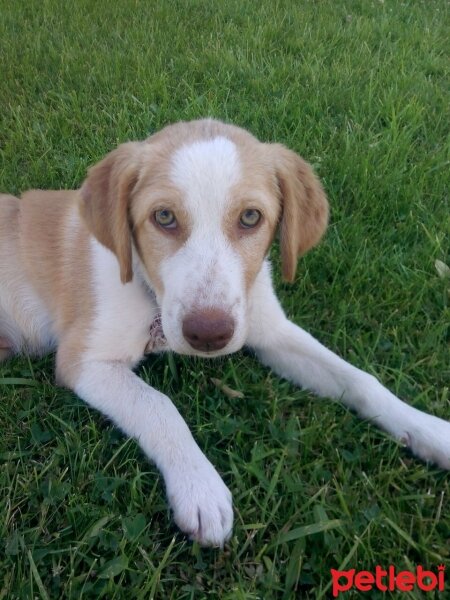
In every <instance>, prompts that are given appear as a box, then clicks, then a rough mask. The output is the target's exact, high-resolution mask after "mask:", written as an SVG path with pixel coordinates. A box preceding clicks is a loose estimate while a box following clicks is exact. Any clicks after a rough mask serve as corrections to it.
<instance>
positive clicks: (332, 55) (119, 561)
mask: <svg viewBox="0 0 450 600" xmlns="http://www.w3.org/2000/svg"><path fill="white" fill-rule="evenodd" d="M449 17H450V14H449V8H448V3H447V2H445V1H444V0H442V1H437V0H436V1H433V0H424V1H419V0H409V1H405V2H399V1H394V0H384V1H382V0H373V1H369V0H367V1H365V0H359V1H358V0H345V1H344V0H335V1H333V0H323V1H321V2H312V1H309V2H308V1H306V0H301V1H300V0H298V1H295V0H279V1H278V0H277V1H276V2H273V1H271V0H262V1H261V2H259V3H256V2H249V1H243V0H223V1H219V0H211V1H206V0H204V1H199V0H188V1H184V2H182V1H181V0H178V1H177V0H151V1H148V2H145V1H139V0H136V1H131V0H123V1H116V2H114V1H113V0H110V1H109V2H106V0H99V1H96V2H94V1H93V0H77V1H74V2H59V1H57V0H40V1H37V0H29V1H27V2H8V1H7V0H0V57H1V62H0V82H1V83H0V107H1V111H0V189H1V190H2V191H9V192H13V193H20V191H22V190H25V189H28V188H73V187H76V186H79V185H80V183H81V182H82V180H83V178H84V176H85V173H86V169H87V167H88V166H89V165H91V164H93V163H94V162H95V161H97V160H98V159H100V158H101V157H102V156H103V155H104V154H105V153H106V152H108V151H109V150H111V149H112V148H114V147H115V146H116V145H117V144H118V143H120V142H123V141H126V140H131V139H142V138H144V137H146V136H147V135H148V134H149V133H152V132H154V131H156V130H158V129H159V128H161V127H162V126H163V125H165V124H167V123H170V122H173V121H177V120H180V119H192V118H197V117H201V116H207V115H208V116H214V117H217V118H220V119H224V120H226V121H231V122H234V123H236V124H238V125H241V126H243V127H247V128H249V129H250V130H251V131H252V132H253V133H254V134H255V135H257V136H258V137H259V138H260V139H263V140H266V141H279V142H283V143H285V144H286V145H288V146H289V147H291V148H292V149H294V150H296V151H298V152H299V153H301V154H302V155H303V156H304V157H305V158H306V159H307V160H309V161H310V162H311V163H313V165H314V167H315V169H316V171H317V173H318V174H319V176H320V177H321V179H322V181H323V183H324V186H325V188H326V190H327V193H328V196H329V199H330V203H331V208H332V215H331V224H330V228H329V230H328V233H327V235H326V237H325V239H324V241H323V242H322V243H321V245H320V246H319V247H318V248H317V249H315V250H313V251H312V252H311V253H310V254H309V255H307V256H306V257H305V258H304V259H302V260H301V262H300V264H299V270H298V274H297V278H296V282H295V284H294V285H288V284H285V283H282V282H281V278H280V276H279V264H278V258H277V257H278V250H277V248H274V250H273V253H272V257H273V261H274V264H275V271H276V279H277V289H278V292H279V295H280V298H281V300H282V303H283V306H284V307H285V309H286V311H287V313H288V315H289V316H290V318H292V319H293V320H294V321H296V322H297V323H298V324H300V325H301V326H302V327H304V328H305V329H307V330H309V331H310V332H311V333H312V334H313V335H315V336H316V337H317V338H318V339H320V340H321V341H322V342H323V343H325V344H326V345H327V346H328V347H330V348H331V349H332V350H334V351H335V352H337V353H339V354H340V355H341V356H343V357H344V358H346V359H347V360H349V361H351V362H352V363H353V364H355V365H357V366H359V367H361V368H363V369H365V370H367V371H369V372H370V373H373V374H376V375H377V376H378V377H379V378H380V379H381V381H382V382H383V383H384V384H386V385H387V386H388V387H389V388H390V389H391V390H392V391H394V392H395V393H397V394H398V395H399V396H401V397H402V398H404V399H405V400H407V401H408V402H410V403H412V404H414V406H416V407H418V408H426V409H427V410H428V411H430V412H432V413H434V414H436V415H439V416H441V417H444V418H447V419H450V397H449V382H450V372H449V365H450V350H449V322H450V309H449V300H450V279H449V278H448V277H446V276H445V273H444V272H443V271H444V269H441V275H439V273H438V270H437V269H436V267H435V261H437V260H438V261H442V262H443V263H444V264H450V255H449V233H450V223H449V213H450V210H449V208H450V207H449V198H448V190H449V183H450V181H449V179H450V178H449V164H450V161H449V150H450V147H449V139H450V135H449V133H450V131H449V123H450V114H449V106H450V94H449V89H448V77H449V68H448V64H449V63H448V31H449V22H450V21H449ZM0 285H1V284H0ZM140 374H141V375H142V377H143V378H144V379H145V380H146V381H148V382H149V383H151V384H152V385H154V386H155V387H157V388H158V389H160V390H162V391H164V392H165V393H167V394H168V395H170V396H171V398H172V399H173V400H174V402H175V404H176V405H177V406H178V408H179V409H180V411H181V412H182V414H183V415H184V416H185V418H186V420H187V422H188V423H189V425H190V427H191V428H192V430H193V432H194V435H195V437H196V439H197V440H198V442H199V444H200V446H201V447H202V448H203V449H204V451H205V452H206V454H207V456H208V457H209V458H210V460H211V461H212V462H213V463H214V465H215V466H216V467H217V469H218V470H219V472H220V473H221V474H222V475H223V477H224V479H225V482H226V483H227V485H228V486H229V487H230V489H231V491H232V492H233V497H234V506H235V519H236V524H235V529H234V534H233V538H232V539H231V541H230V543H229V544H228V545H227V546H226V547H225V549H224V550H219V549H216V550H205V549H201V548H199V547H198V546H197V545H195V544H194V545H193V544H192V543H190V542H189V541H187V540H186V539H185V538H184V537H183V536H182V535H181V534H180V533H179V532H178V531H177V530H176V528H175V527H174V526H173V524H172V523H171V519H170V514H169V511H168V509H167V506H166V502H165V498H164V489H163V485H162V480H161V477H160V476H159V475H158V473H157V471H156V469H155V468H154V466H153V465H152V464H150V463H149V462H148V461H147V460H146V459H145V457H144V456H143V455H142V453H141V452H140V450H139V448H138V446H137V445H136V444H135V443H134V442H132V441H130V440H127V439H126V438H125V437H124V436H122V434H121V433H120V432H119V431H118V430H117V429H115V428H114V427H112V425H111V424H110V423H109V422H108V421H107V420H106V419H104V418H102V416H100V415H99V414H98V413H96V412H95V411H93V410H91V409H89V408H88V407H87V406H86V405H84V404H83V403H82V402H81V401H80V400H78V399H77V398H76V397H75V396H74V395H73V394H72V393H71V392H69V391H67V390H65V389H61V388H58V387H56V386H55V384H54V378H53V358H52V357H45V358H43V359H40V360H33V361H30V360H28V359H26V358H22V359H15V360H13V361H10V362H8V363H3V364H1V365H0V396H1V400H2V401H1V403H0V426H1V437H0V515H1V517H0V600H3V599H5V600H15V599H30V598H33V599H34V598H39V599H53V598H55V599H56V598H70V599H77V600H78V599H91V598H92V599H94V598H95V599H97V598H107V599H108V600H112V599H120V598H126V599H127V600H130V599H139V598H142V599H149V598H158V599H161V600H168V599H174V600H184V599H191V598H192V599H193V598H195V599H202V598H212V599H215V598H220V599H230V600H234V599H237V600H240V599H242V600H244V599H245V600H249V599H261V600H263V599H264V600H267V599H271V598H281V599H288V598H302V599H305V598H311V599H317V600H320V599H321V598H330V597H331V587H330V586H331V576H330V569H339V568H343V569H350V568H355V569H357V570H365V569H368V570H373V569H374V568H375V566H376V565H382V566H385V567H386V566H388V565H395V566H396V567H397V568H398V569H408V570H413V569H415V567H416V566H417V565H419V564H421V565H423V566H425V567H428V568H430V569H432V570H434V571H436V568H437V565H438V564H441V563H442V564H446V565H447V567H448V568H447V572H448V569H449V568H450V477H449V475H448V474H446V473H445V472H443V471H440V470H439V469H436V468H434V467H432V466H426V465H425V464H423V463H421V462H420V461H418V460H416V459H414V458H413V457H412V456H411V455H410V454H408V452H407V451H406V450H405V449H404V448H402V447H401V446H400V445H399V444H397V443H396V442H395V441H393V440H391V439H390V438H388V437H387V436H386V435H384V434H383V433H381V432H380V431H378V430H376V429H375V428H373V427H372V426H370V425H369V424H368V423H366V422H363V421H360V420H358V419H356V418H355V417H354V415H352V414H351V413H350V412H349V411H347V410H345V409H344V408H343V407H342V406H341V405H339V404H338V403H332V402H330V401H328V400H326V399H318V398H315V397H314V396H313V395H312V394H310V393H308V392H304V391H301V390H299V389H297V388H295V387H294V386H292V385H291V384H288V383H287V382H285V381H282V380H280V379H279V378H278V377H276V376H275V375H273V374H271V373H270V372H269V371H267V370H266V369H264V368H263V367H262V366H260V365H259V364H258V363H257V362H256V361H255V360H254V358H253V357H252V356H251V355H249V354H248V353H246V352H242V353H238V354H236V355H234V356H231V357H227V358H224V359H221V360H216V361H202V360H199V359H187V358H181V357H178V356H171V355H160V356H155V357H151V358H149V359H148V360H147V361H145V363H143V365H142V367H141V369H140ZM214 378H216V379H220V380H221V381H222V382H224V383H225V384H226V385H227V386H229V387H230V388H232V389H233V390H237V391H239V392H241V393H242V394H243V395H244V399H240V398H235V397H229V395H227V394H225V393H224V392H223V389H221V388H220V387H218V386H217V385H215V384H214V382H213V381H212V379H214ZM447 587H448V588H449V589H450V579H449V581H448V583H447ZM341 597H342V598H356V597H360V596H359V595H356V592H348V593H347V594H346V595H342V596H341ZM381 597H383V598H398V597H399V595H398V594H397V593H396V592H393V593H392V594H391V593H389V592H388V593H386V594H384V595H382V594H381V593H380V592H375V591H374V592H372V593H371V595H370V598H375V599H376V598H381ZM401 597H402V598H403V597H404V598H409V599H413V598H414V599H418V598H422V597H423V598H424V597H431V595H430V594H423V595H422V596H420V592H417V591H413V592H405V593H403V594H401ZM442 597H444V596H442Z"/></svg>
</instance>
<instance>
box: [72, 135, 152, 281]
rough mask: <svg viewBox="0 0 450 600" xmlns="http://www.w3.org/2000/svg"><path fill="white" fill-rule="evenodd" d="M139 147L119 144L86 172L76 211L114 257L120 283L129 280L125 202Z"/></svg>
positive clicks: (135, 171) (136, 167)
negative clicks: (118, 270)
mask: <svg viewBox="0 0 450 600" xmlns="http://www.w3.org/2000/svg"><path fill="white" fill-rule="evenodd" d="M141 148H142V144H141V143H138V142H130V143H128V144H122V145H121V146H119V148H117V150H114V151H113V152H111V153H110V154H108V156H107V157H106V158H104V159H103V160H102V161H101V162H100V163H98V164H97V165H95V166H94V167H92V168H91V169H90V170H89V174H88V177H87V179H86V181H85V182H84V184H83V187H82V188H81V202H80V211H81V214H82V216H83V218H84V221H85V223H86V225H87V226H88V228H89V230H90V232H91V233H92V234H93V235H94V236H95V237H96V238H97V239H98V241H99V242H100V243H102V244H103V245H104V246H106V247H107V248H109V250H111V251H112V252H114V253H115V254H116V256H117V259H118V261H119V265H120V278H121V280H122V283H127V282H128V281H131V279H132V277H133V271H132V253H131V235H130V227H129V217H128V210H129V200H130V195H131V192H132V190H133V187H134V186H135V184H136V183H137V180H138V176H139V170H140V169H139V166H140V165H139V160H138V156H139V150H140V149H141Z"/></svg>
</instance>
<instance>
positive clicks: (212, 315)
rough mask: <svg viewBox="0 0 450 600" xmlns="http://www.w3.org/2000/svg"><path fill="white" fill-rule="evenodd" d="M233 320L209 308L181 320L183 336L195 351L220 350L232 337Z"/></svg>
mask: <svg viewBox="0 0 450 600" xmlns="http://www.w3.org/2000/svg"><path fill="white" fill-rule="evenodd" d="M233 333H234V320H233V318H232V317H231V316H230V315H229V314H228V313H226V312H225V311H223V310H220V309H214V308H209V309H206V310H199V311H196V312H192V313H190V314H188V315H187V316H186V317H185V318H184V320H183V336H184V338H185V340H186V341H187V342H188V343H189V345H190V346H192V348H194V349H195V350H201V351H202V352H213V351H215V350H222V348H225V346H226V345H227V344H228V342H229V341H230V340H231V338H232V337H233Z"/></svg>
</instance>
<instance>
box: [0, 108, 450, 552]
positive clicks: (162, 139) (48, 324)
mask: <svg viewBox="0 0 450 600" xmlns="http://www.w3.org/2000/svg"><path fill="white" fill-rule="evenodd" d="M327 220H328V204H327V200H326V197H325V194H324V191H323V189H322V186H321V185H320V183H319V181H318V180H317V178H316V177H315V175H314V173H313V172H312V169H311V167H310V166H309V165H308V164H307V163H306V162H305V161H304V160H302V158H300V157H299V156H297V155H296V154H295V153H294V152H291V151H290V150H288V149H287V148H285V147H284V146H282V145H279V144H264V143H261V142H259V141H258V140H257V139H255V138H254V137H253V136H252V135H251V134H250V133H248V132H246V131H244V130H242V129H239V128H237V127H234V126H231V125H225V124H223V123H220V122H218V121H214V120H200V121H193V122H190V123H178V124H175V125H171V126H169V127H166V128H165V129H163V130H162V131H160V132H159V133H157V134H156V135H153V136H152V137H150V138H149V139H147V140H146V141H144V142H131V143H127V144H122V145H121V146H119V147H118V148H117V149H116V150H114V151H113V152H111V153H110V154H109V155H108V156H106V158H104V159H103V160H102V161H101V162H100V163H98V164H97V165H95V166H94V167H92V168H91V169H90V171H89V173H88V176H87V179H86V181H85V182H84V183H83V185H82V187H81V189H80V190H78V191H29V192H26V193H25V194H24V195H23V197H22V198H21V199H20V200H18V199H17V198H14V197H12V196H7V195H2V196H1V197H0V358H2V359H5V358H7V357H8V356H11V355H13V354H16V353H26V354H30V355H33V354H42V353H45V352H49V351H51V350H56V375H57V379H58V381H59V382H60V383H61V384H62V385H66V386H68V387H69V388H71V389H72V390H74V392H75V393H76V394H78V395H79V396H80V397H81V398H83V399H84V400H85V401H86V402H87V403H88V404H90V405H91V406H93V407H94V408H96V409H98V410H99V411H101V412H102V413H104V414H105V415H107V416H108V417H109V418H110V419H112V421H114V422H115V423H116V424H117V425H118V426H119V427H120V428H121V429H122V430H123V431H124V432H125V433H126V434H128V435H129V436H132V437H134V438H135V439H136V440H137V441H138V442H139V444H140V445H141V447H142V449H143V450H144V452H145V453H146V454H147V455H148V457H149V458H150V459H151V460H153V461H154V462H155V463H156V465H157V467H158V468H159V469H160V471H161V473H162V475H163V477H164V481H165V485H166V490H167V496H168V499H169V502H170V505H171V507H172V510H173V514H174V519H175V521H176V523H177V524H178V526H179V527H180V529H181V530H182V531H184V532H185V533H186V534H188V535H189V536H190V537H191V538H193V539H195V540H198V542H199V543H201V544H204V545H213V546H220V545H223V543H224V542H225V541H226V540H227V539H228V538H229V536H230V534H231V531H232V523H233V510H232V503H231V494H230V492H229V490H228V489H227V487H226V486H225V484H224V483H223V481H222V479H221V478H220V476H219V475H218V473H217V471H216V470H215V469H214V467H213V465H212V464H211V463H210V462H209V461H208V459H207V458H206V457H205V456H204V454H203V453H202V451H201V450H200V448H199V447H198V445H197V444H196V442H195V440H194V438H193V437H192V435H191V433H190V431H189V429H188V427H187V425H186V423H185V422H184V420H183V418H182V417H181V415H180V413H179V412H178V410H177V409H176V408H175V406H174V405H173V404H172V402H171V401H170V399H169V398H168V397H167V396H165V395H164V394H162V393H160V392H158V391H157V390H155V389H153V388H151V387H149V386H148V385H147V384H145V383H144V382H143V381H142V380H141V379H140V378H139V377H137V375H135V374H134V373H133V368H134V367H136V365H138V363H139V361H141V360H142V358H143V356H144V354H145V353H146V352H154V351H161V350H165V349H170V350H172V351H174V352H179V353H181V354H190V355H198V356H205V357H214V356H221V355H223V354H228V353H230V352H235V351H236V350H239V349H240V348H242V346H244V345H246V346H248V347H250V348H252V349H253V350H254V352H255V354H256V355H257V356H258V357H259V358H260V360H261V361H262V362H263V363H264V364H265V365H268V366H269V367H271V368H272V369H273V370H274V371H275V372H276V373H278V374H279V375H281V376H282V377H286V378H287V379H289V380H291V381H293V382H294V383H296V384H298V385H300V386H302V387H305V388H307V389H310V390H313V391H314V392H316V393H317V394H320V395H322V396H328V397H330V398H336V399H339V400H341V401H342V402H343V403H344V404H346V405H347V406H349V407H351V408H352V409H354V410H355V411H357V412H358V413H359V414H360V415H361V416H362V417H363V418H365V419H370V420H371V421H373V422H374V423H375V424H377V425H378V426H379V427H381V428H382V429H384V430H386V431H387V432H389V433H390V434H391V435H393V436H394V437H395V438H396V439H398V440H402V441H403V442H405V443H406V444H407V445H408V446H409V447H410V448H411V450H412V451H413V452H414V453H415V454H416V455H417V456H418V457H420V458H422V459H423V460H425V461H431V462H434V463H437V464H438V465H440V466H441V467H443V468H446V469H449V468H450V423H448V422H446V421H443V420H441V419H439V418H436V417H433V416H430V415H428V414H425V413H423V412H420V411H418V410H416V409H415V408H412V407H410V406H408V405H407V404H405V403H403V402H402V401H401V400H399V399H398V398H396V397H395V396H394V395H393V394H391V393H390V392H389V391H388V390H387V389H386V388H384V387H383V386H382V385H381V384H380V383H379V382H378V381H377V380H376V379H375V378H374V377H372V376H371V375H368V374H367V373H364V372H363V371H360V370H359V369H357V368H355V367H353V366H351V365H350V364H348V363H347V362H345V361H344V360H342V359H341V358H339V357H338V356H336V355H335V354H333V353H332V352H331V351H329V350H327V349H326V348H324V347H323V346H322V345H321V344H320V343H319V342H317V341H316V340H315V339H314V338H312V337H311V336H310V335H309V334H308V333H306V332H305V331H303V330H302V329H300V328H299V327H297V326H296V325H294V324H293V323H291V322H290V321H289V320H288V319H287V318H286V316H285V315H284V312H283V310H282V308H281V307H280V304H279V302H278V300H277V298H276V295H275V293H274V290H273V286H272V281H271V274H270V265H269V262H268V259H267V254H268V251H269V247H270V245H271V243H272V241H273V238H274V236H275V233H276V231H277V229H279V234H280V245H281V262H282V272H283V275H284V277H285V279H286V280H288V281H293V279H294V275H295V270H296V264H297V259H298V257H299V256H300V255H301V254H303V253H304V252H306V251H307V250H308V249H309V248H311V247H312V246H314V245H315V244H317V242H318V241H319V240H320V238H321V236H322V234H323V233H324V231H325V228H326V225H327Z"/></svg>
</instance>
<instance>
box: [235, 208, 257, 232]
mask: <svg viewBox="0 0 450 600" xmlns="http://www.w3.org/2000/svg"><path fill="white" fill-rule="evenodd" d="M261 216H262V215H261V213H260V212H259V210H256V208H247V210H244V212H243V213H242V214H241V217H240V219H239V223H240V224H241V225H242V227H247V228H250V227H256V225H258V223H259V222H260V220H261Z"/></svg>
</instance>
